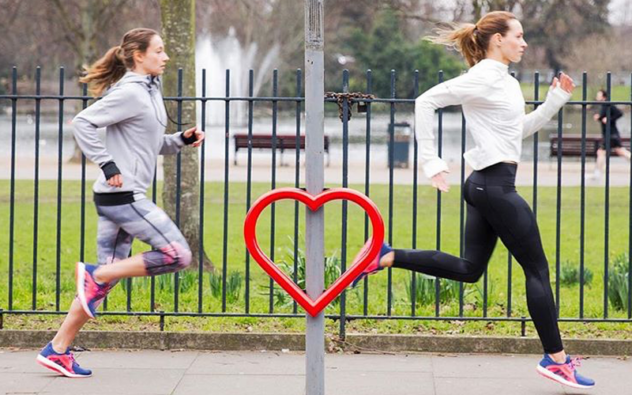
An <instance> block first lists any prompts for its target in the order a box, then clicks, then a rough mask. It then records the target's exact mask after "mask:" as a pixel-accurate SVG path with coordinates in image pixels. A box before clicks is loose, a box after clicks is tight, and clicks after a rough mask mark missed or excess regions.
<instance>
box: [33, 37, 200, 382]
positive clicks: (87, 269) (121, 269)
mask: <svg viewBox="0 0 632 395" xmlns="http://www.w3.org/2000/svg"><path fill="white" fill-rule="evenodd" d="M168 60H169V57H168V56H167V54H166V53H165V51H164V45H163V42H162V39H161V38H160V36H159V35H158V33H157V32H156V31H154V30H151V29H134V30H131V31H129V32H127V33H126V34H125V36H124V37H123V41H122V43H121V45H120V46H116V47H113V48H111V49H110V50H109V51H108V52H107V53H106V54H105V56H103V58H101V59H99V60H98V61H97V62H96V63H95V64H94V65H92V67H90V69H89V70H88V73H87V75H86V76H85V77H84V78H82V80H81V81H82V82H86V83H91V85H92V92H93V93H95V96H100V95H101V94H103V97H102V98H101V99H100V100H98V101H97V102H95V103H94V104H93V105H91V106H90V107H88V108H86V109H85V110H83V111H81V112H80V113H79V114H78V115H77V116H76V117H75V119H74V120H73V126H74V134H75V140H76V141H77V144H78V145H79V147H80V148H81V150H82V151H83V153H84V154H85V155H86V157H87V158H88V159H90V160H91V161H92V162H94V163H96V164H98V165H99V166H100V167H101V170H102V174H101V175H100V176H99V178H98V179H97V180H96V182H95V183H94V186H93V191H94V203H95V206H96V209H97V213H98V215H99V220H98V229H97V259H98V264H97V265H89V264H85V263H82V262H78V263H77V267H76V278H77V298H76V299H75V300H74V302H73V303H72V306H71V308H70V311H69V313H68V315H67V316H66V319H65V320H64V323H63V324H62V326H61V328H60V329H59V331H58V332H57V335H56V336H55V338H54V339H53V341H51V342H50V343H49V344H48V345H47V346H46V347H45V348H44V349H43V350H42V351H41V352H40V354H39V355H38V357H37V361H38V362H39V363H40V364H42V365H43V366H45V367H47V368H49V369H51V370H54V371H55V372H57V373H60V374H62V375H64V376H67V377H88V376H90V375H91V373H92V372H91V371H90V370H87V369H82V368H81V367H80V366H79V365H78V364H77V363H76V362H75V360H74V358H73V356H72V353H70V351H69V346H70V344H71V343H72V341H73V340H74V338H75V336H76V335H77V333H78V332H79V330H80V329H81V328H82V327H83V325H84V324H85V323H86V322H87V321H88V319H89V318H94V317H95V316H96V309H97V307H98V306H99V305H100V304H101V302H102V301H103V299H104V298H105V296H106V295H107V294H108V292H109V291H110V290H111V289H112V287H113V286H114V285H115V284H116V282H117V281H118V280H120V279H123V278H128V277H139V276H153V275H158V274H163V273H173V272H176V271H179V270H181V269H184V268H186V267H187V266H189V264H190V263H191V250H190V249H189V246H188V244H187V242H186V240H185V239H184V237H183V236H182V233H181V232H180V230H179V229H178V228H177V227H176V225H175V224H174V223H173V221H171V219H170V218H169V217H168V216H167V215H166V214H165V212H164V211H163V210H162V209H160V208H159V207H158V206H156V205H155V204H154V203H153V202H152V201H151V200H150V199H147V197H146V196H145V193H146V191H147V188H148V187H149V185H150V184H151V182H152V180H153V177H154V173H155V171H156V159H157V157H158V155H169V154H176V153H178V152H179V151H180V149H181V148H182V147H183V146H185V145H193V146H194V147H198V146H200V144H201V143H202V140H203V139H204V132H202V131H198V130H197V128H195V127H194V128H191V129H189V130H187V131H185V132H178V133H175V134H170V135H166V134H164V132H165V128H166V126H167V121H168V116H167V112H166V110H165V107H164V104H163V100H162V94H161V92H160V80H159V77H160V75H161V74H162V73H163V71H164V68H165V64H166V63H167V61H168ZM98 128H106V137H105V143H104V142H103V141H101V139H100V138H99V136H98V135H97V129H98ZM134 238H138V239H139V240H142V241H144V242H145V243H147V244H149V245H151V246H152V247H153V249H152V251H148V252H144V253H141V254H136V255H134V256H132V257H130V258H128V257H129V253H130V249H131V245H132V241H133V240H134Z"/></svg>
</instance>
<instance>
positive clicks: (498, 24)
mask: <svg viewBox="0 0 632 395" xmlns="http://www.w3.org/2000/svg"><path fill="white" fill-rule="evenodd" d="M512 19H516V16H515V15H514V14H512V13H511V12H506V11H493V12H490V13H488V14H485V15H484V16H483V17H482V18H481V19H479V21H478V22H477V23H476V24H475V25H474V24H472V23H465V24H460V25H459V24H449V25H448V27H447V28H439V29H437V31H436V35H435V36H431V37H426V39H427V40H428V41H431V42H433V43H436V44H442V45H445V46H447V47H450V48H454V49H456V50H457V51H459V52H460V53H461V55H463V57H464V58H465V61H466V62H467V64H468V65H470V67H472V66H474V65H475V64H476V63H478V62H480V61H481V60H483V59H485V57H486V56H487V49H488V47H489V40H490V39H491V37H492V36H493V35H494V34H496V33H499V34H500V35H502V36H504V35H505V34H506V33H507V31H508V30H509V21H510V20H512Z"/></svg>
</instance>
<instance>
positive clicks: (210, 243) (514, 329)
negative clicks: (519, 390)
mask: <svg viewBox="0 0 632 395" xmlns="http://www.w3.org/2000/svg"><path fill="white" fill-rule="evenodd" d="M89 188H90V187H89V186H88V189H89ZM229 188H230V189H229V200H228V233H227V240H228V244H227V256H226V263H227V270H228V273H229V275H230V273H232V272H239V273H241V274H242V278H243V277H244V275H245V270H246V262H245V261H246V250H245V246H244V242H243V236H242V234H243V233H242V232H243V230H242V225H243V220H244V216H245V212H246V202H245V192H246V185H245V184H244V183H231V184H230V186H229ZM351 188H354V189H357V190H363V189H364V187H363V186H362V185H352V186H351ZM394 188H395V191H394V192H395V193H394V195H393V196H394V201H393V216H392V221H393V231H392V234H391V235H390V237H392V240H393V245H394V246H395V247H397V248H410V247H411V246H412V242H413V240H412V192H413V191H412V187H411V186H402V185H396V186H395V187H394ZM268 190H269V184H268V183H256V184H253V186H252V196H253V197H254V198H256V197H258V196H260V195H261V194H263V193H264V192H266V191H268ZM0 191H3V192H0V229H2V230H3V234H4V237H2V238H1V239H0V250H1V251H3V252H4V253H3V255H2V256H1V258H0V279H2V285H0V308H2V309H5V310H6V309H8V291H7V288H8V287H7V285H8V278H9V255H8V252H9V183H8V182H7V181H2V182H0ZM519 192H520V193H521V194H522V196H524V197H525V198H526V199H527V200H529V199H530V198H531V196H532V190H531V188H519ZM80 193H81V191H80V183H79V182H72V181H67V182H64V183H63V190H62V205H61V213H62V221H61V233H60V240H61V243H60V249H59V251H57V248H56V239H57V231H56V227H57V192H56V183H55V182H48V181H42V182H41V183H40V189H39V194H40V195H39V196H40V198H39V229H38V240H37V299H36V309H38V310H47V311H52V310H55V309H56V306H55V291H56V264H57V259H56V256H57V253H59V255H60V260H59V262H60V268H61V270H60V291H61V294H60V309H61V310H66V309H67V308H68V306H69V305H70V303H71V301H72V299H73V297H74V292H75V291H74V284H73V270H74V262H75V261H77V260H78V259H79V254H80V235H79V233H80V232H79V229H80V218H81V217H80V200H81V199H80ZM223 194H224V185H223V184H222V183H207V184H206V186H205V199H206V200H205V234H204V244H205V248H206V252H207V253H208V256H209V257H210V258H211V260H212V261H213V263H214V264H215V266H216V267H217V268H218V269H221V266H222V262H223V259H224V257H223V255H222V240H223V237H224V235H223V218H224V217H223V215H224V214H223V210H224V202H223ZM87 196H88V199H87V200H88V202H87V204H86V243H85V260H86V261H94V260H95V256H96V251H95V245H96V243H95V238H96V213H95V210H94V207H93V205H92V203H91V202H90V200H91V199H90V196H91V195H90V192H89V191H87ZM418 196H419V197H418V213H417V240H416V244H417V247H418V248H422V249H434V248H436V247H437V245H436V239H437V233H436V231H437V227H436V215H437V213H436V207H437V206H436V192H435V191H434V190H433V189H431V188H429V187H427V186H420V187H419V189H418ZM371 198H372V199H373V200H374V201H375V202H376V204H377V205H378V206H379V208H380V210H381V212H382V215H383V217H384V219H385V222H386V223H387V224H388V221H389V212H388V207H389V202H388V186H386V185H373V186H372V187H371ZM15 201H16V204H15V218H16V221H15V225H14V226H15V227H14V244H13V248H14V260H13V265H14V267H13V306H12V308H13V310H31V309H32V303H33V300H32V281H33V209H34V201H33V184H32V182H31V181H17V182H16V192H15ZM556 207H557V205H556V189H555V188H553V187H539V188H538V220H539V226H540V231H541V233H542V240H543V244H544V248H545V251H546V254H547V257H548V258H549V262H550V268H551V274H552V278H553V279H554V278H555V272H556V270H555V263H556V253H557V251H556V249H555V246H556V231H557V228H556V214H557V210H556ZM579 209H580V190H579V188H575V187H568V188H564V189H563V191H562V206H561V227H560V245H561V248H560V251H559V260H560V262H567V261H568V262H571V264H574V265H579V259H580V256H579V255H580V253H579V248H580V243H579V240H580V226H579V224H580V213H579ZM610 211H611V213H612V214H611V216H610V218H609V221H610V229H609V251H608V254H607V255H608V257H609V259H613V258H614V257H615V256H617V255H620V254H622V253H625V252H628V239H629V227H630V212H629V189H628V188H611V190H610ZM270 212H271V210H270V209H267V210H266V211H265V212H264V214H263V215H262V216H261V217H260V222H259V224H258V227H257V234H258V238H259V242H260V244H261V246H262V247H263V249H264V251H267V252H268V253H270V245H271V241H270V228H271V220H270ZM341 212H342V204H341V203H340V202H332V203H329V204H328V205H327V207H326V210H325V221H326V233H325V234H326V237H325V253H326V255H327V256H334V255H335V256H338V257H340V255H341V251H342V245H341V239H342V230H343V227H342V226H343V224H342V221H341ZM459 212H460V191H459V189H458V188H456V187H455V188H453V189H452V191H451V192H450V193H449V194H445V195H442V212H441V230H440V232H441V246H440V248H441V249H442V250H443V251H445V252H448V253H453V254H458V253H459ZM299 213H300V215H299V220H298V221H299V227H300V233H301V235H303V234H305V218H304V209H303V208H300V210H299ZM294 220H295V219H294V203H293V202H280V203H277V205H276V218H275V233H274V258H275V260H276V261H277V262H278V261H280V260H284V261H286V262H288V263H290V262H291V257H288V256H287V255H288V254H287V251H288V248H289V247H291V246H292V241H291V238H292V237H293V234H294ZM346 229H347V232H348V233H347V245H346V247H347V248H346V253H347V262H349V261H350V260H351V259H353V256H354V255H355V253H356V251H358V250H359V248H360V247H361V246H362V244H363V240H364V215H363V212H362V211H361V210H360V209H359V208H357V207H356V206H355V205H350V206H349V214H348V220H347V223H346ZM388 236H389V234H388V229H387V237H388ZM299 247H300V248H302V249H304V243H303V242H301V243H300V244H299ZM147 249H148V248H147V246H145V245H143V244H142V243H135V244H134V246H133V251H134V252H140V251H144V250H147ZM604 256H605V254H604V190H603V189H602V188H587V189H586V233H585V265H586V267H587V268H589V269H590V271H591V272H592V273H593V281H592V283H591V284H590V286H586V288H585V294H584V303H585V305H584V306H585V309H584V316H585V317H590V318H600V317H603V315H604V310H603V294H604V281H603V275H604ZM250 273H251V283H250V289H249V291H250V312H252V313H267V312H268V309H269V293H270V292H269V278H268V277H267V275H265V273H264V272H263V270H261V269H260V268H259V267H258V265H257V264H256V263H254V262H252V261H251V262H250ZM488 273H489V282H490V287H489V302H488V304H489V305H488V311H487V314H488V316H491V317H499V316H504V315H506V311H507V291H508V278H507V277H508V276H507V273H508V264H507V251H506V249H505V248H504V247H503V246H502V244H501V243H499V245H498V247H497V248H496V251H495V253H494V255H493V257H492V259H491V261H490V264H489V271H488ZM409 276H410V273H408V272H406V271H402V270H393V271H392V278H393V291H392V300H393V304H392V314H393V315H410V314H411V304H410V302H409V295H408V291H407V284H408V283H409ZM181 277H182V278H181V280H182V281H181V293H180V297H179V306H178V311H180V312H196V311H197V306H198V297H197V295H198V285H197V284H198V277H197V272H187V273H183V274H181ZM511 279H512V284H513V286H512V290H511V292H512V295H511V296H512V306H511V308H512V315H513V316H517V317H520V316H528V311H527V308H526V302H525V290H524V275H523V273H522V271H521V269H520V267H519V265H518V263H517V262H515V260H514V261H513V265H512V277H511ZM132 284H133V286H132V297H131V300H132V303H131V308H132V310H134V311H148V310H149V305H150V291H149V279H134V280H133V281H132ZM210 284H211V279H210V273H205V274H204V278H203V280H202V285H203V300H202V301H203V309H204V311H205V312H221V311H222V302H221V298H218V297H217V293H216V294H215V296H214V295H213V292H212V288H211V285H210ZM553 286H554V289H555V284H554V285H553ZM369 287H370V291H369V297H368V306H367V309H368V314H370V315H384V314H386V313H387V275H386V273H381V274H379V275H376V276H372V277H371V278H370V281H369ZM465 288H466V294H467V296H466V298H465V313H464V314H465V315H466V316H475V317H480V316H482V304H481V296H480V294H481V289H482V282H481V283H479V284H470V285H466V287H465ZM238 292H239V295H238V296H237V298H236V299H235V300H231V301H230V302H229V303H228V304H227V311H228V312H240V313H241V312H244V311H245V305H244V292H245V284H244V285H242V286H241V289H240V290H239V291H238ZM363 293H364V292H363V289H362V287H361V286H360V287H359V288H358V289H356V290H350V291H347V298H346V301H347V306H346V311H347V314H362V313H363V308H364V304H363ZM231 299H234V298H231ZM126 301H127V294H126V287H123V286H118V287H116V288H115V290H114V291H113V292H112V293H111V294H110V297H109V298H108V310H110V311H125V310H126V309H127V303H126ZM174 307H175V306H174V297H173V281H172V276H163V278H157V279H156V309H157V310H164V311H174ZM337 309H338V307H329V308H328V310H327V312H328V313H333V314H335V313H337V312H338V310H337ZM440 310H441V315H442V316H457V315H458V313H459V305H458V301H456V300H453V299H451V301H450V302H448V303H444V304H442V305H441V309H440ZM291 311H292V308H291V306H281V307H275V312H281V313H289V312H291ZM299 311H300V310H299ZM434 312H435V304H434V300H432V301H431V302H430V303H427V304H424V305H418V306H417V312H416V314H417V315H420V316H432V315H434ZM608 315H609V317H613V318H626V317H627V312H626V311H617V310H615V309H614V308H613V307H612V306H609V312H608ZM560 316H561V317H578V316H579V286H578V285H577V284H573V285H571V286H564V287H561V289H560ZM60 320H61V317H58V316H12V315H11V316H8V317H5V327H7V328H24V327H26V328H56V326H57V325H58V324H59V322H60ZM167 321H168V326H167V329H168V330H214V331H217V330H224V331H229V330H261V331H288V332H300V331H302V330H304V320H302V319H255V318H251V317H248V318H185V317H182V318H168V319H167ZM157 322H158V320H157V318H151V317H149V318H134V317H103V318H102V319H100V320H99V321H98V323H91V324H90V325H92V326H95V327H98V328H100V329H108V328H111V329H132V330H153V329H156V328H157ZM337 325H338V323H337V322H328V329H327V330H328V331H331V332H333V333H335V332H336V331H337ZM628 326H629V324H614V323H599V324H589V325H587V324H573V323H562V324H561V327H562V329H563V331H564V333H565V335H567V336H592V337H595V336H603V334H606V336H607V337H613V338H614V337H624V338H625V337H629V329H628ZM90 327H91V326H89V327H88V328H90ZM347 328H348V331H363V332H378V333H386V332H388V333H435V332H437V333H439V332H441V333H466V334H494V335H500V334H517V333H519V329H520V325H519V324H516V323H492V324H490V323H487V322H472V323H464V322H456V323H454V322H452V323H449V322H422V321H418V320H415V321H396V320H378V321H373V320H356V321H352V322H350V323H348V324H347ZM530 328H531V327H530ZM530 333H531V334H533V333H534V332H533V331H532V330H530Z"/></svg>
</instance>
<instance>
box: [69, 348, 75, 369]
mask: <svg viewBox="0 0 632 395" xmlns="http://www.w3.org/2000/svg"><path fill="white" fill-rule="evenodd" d="M68 359H69V360H70V366H72V367H73V368H74V366H75V364H76V362H75V356H74V355H73V353H71V352H69V353H68Z"/></svg>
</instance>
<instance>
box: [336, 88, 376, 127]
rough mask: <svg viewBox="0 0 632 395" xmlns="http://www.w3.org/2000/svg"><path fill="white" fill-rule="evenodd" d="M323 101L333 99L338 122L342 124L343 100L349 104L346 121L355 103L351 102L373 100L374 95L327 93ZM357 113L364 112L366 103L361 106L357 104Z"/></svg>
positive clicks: (349, 117)
mask: <svg viewBox="0 0 632 395" xmlns="http://www.w3.org/2000/svg"><path fill="white" fill-rule="evenodd" d="M325 99H335V100H336V102H337V103H338V113H339V116H340V120H341V121H343V122H344V111H343V104H344V102H345V100H346V101H347V103H349V111H347V114H348V117H347V121H348V120H350V119H351V110H353V105H354V104H355V102H353V100H359V101H361V100H362V99H375V95H371V94H368V93H360V92H349V93H336V92H327V93H325ZM358 112H366V103H364V104H361V103H359V102H358Z"/></svg>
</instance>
